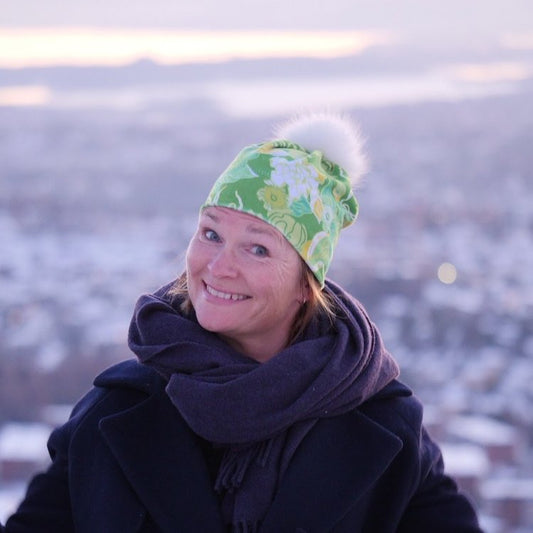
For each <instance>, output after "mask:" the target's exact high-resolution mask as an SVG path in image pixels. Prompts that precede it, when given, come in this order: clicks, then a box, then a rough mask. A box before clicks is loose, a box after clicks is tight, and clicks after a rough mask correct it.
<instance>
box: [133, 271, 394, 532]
mask: <svg viewBox="0 0 533 533" xmlns="http://www.w3.org/2000/svg"><path fill="white" fill-rule="evenodd" d="M168 289H169V286H167V287H163V288H162V289H160V290H159V291H158V292H157V293H155V294H153V295H143V296H141V297H140V298H139V300H138V302H137V304H136V307H135V312H134V316H133V319H132V322H131V325H130V330H129V346H130V348H131V350H132V351H133V352H134V353H135V354H136V355H137V357H138V358H139V360H140V361H141V363H143V364H146V365H148V366H151V367H154V368H155V369H156V370H158V371H159V372H160V373H161V374H162V375H163V376H165V377H166V378H167V379H168V385H167V389H166V390H167V394H168V395H169V397H170V399H171V401H172V403H173V404H174V405H175V407H176V408H177V409H178V410H179V412H180V414H181V415H182V416H183V418H184V419H185V421H186V422H187V423H188V425H189V426H190V428H191V429H192V430H193V431H194V432H195V433H196V434H198V435H200V436H201V437H203V438H204V439H206V440H208V441H210V442H211V443H213V444H214V445H216V446H222V447H223V448H224V450H225V451H224V454H223V459H222V463H221V465H220V469H219V472H218V476H217V480H216V483H215V490H216V491H217V492H218V493H219V494H220V495H221V496H222V502H223V503H222V511H223V515H224V517H225V519H226V521H227V523H228V525H231V526H232V527H233V530H234V531H257V530H258V528H259V525H260V523H261V520H262V519H263V517H264V515H265V513H266V512H267V510H268V507H269V506H270V503H271V502H272V500H273V498H274V495H275V493H276V490H277V487H278V486H279V482H280V480H281V478H282V476H283V473H284V472H285V470H286V468H287V466H288V464H289V462H290V459H291V457H292V455H293V454H294V453H295V451H296V448H297V446H298V445H299V444H300V442H301V441H302V439H303V438H304V437H305V435H306V433H307V432H308V431H310V430H311V429H312V427H313V425H314V424H315V423H316V421H317V420H318V419H320V418H325V417H332V416H337V415H340V414H343V413H346V412H348V411H350V410H352V409H353V408H355V407H357V406H358V405H360V404H361V403H363V402H364V401H365V400H366V399H368V398H370V397H371V396H373V395H374V394H375V393H376V392H378V391H379V390H381V389H382V388H383V387H385V385H387V384H388V383H389V382H390V381H392V380H393V379H395V378H396V377H397V376H398V367H397V365H396V363H395V362H394V360H393V359H392V357H391V356H390V355H389V353H388V352H387V351H386V349H385V348H384V346H383V343H382V341H381V337H380V335H379V332H378V331H377V330H376V328H375V326H374V325H373V324H372V323H371V322H370V320H369V318H368V316H367V314H366V312H365V310H364V309H363V307H362V306H361V304H360V303H359V302H357V301H356V300H355V299H354V298H352V297H351V296H350V295H349V294H347V293H346V292H344V291H343V290H342V289H341V288H340V287H338V286H337V285H335V284H333V283H332V282H330V281H327V282H326V288H325V290H326V291H328V292H329V294H330V295H331V296H332V297H333V300H334V302H335V306H336V314H337V318H336V319H335V320H334V323H333V325H332V324H331V322H330V320H329V319H328V318H327V317H318V318H316V319H315V320H314V321H313V322H312V323H311V324H310V325H309V327H308V328H307V329H306V331H305V333H304V335H303V336H302V337H301V338H299V339H298V340H297V342H295V343H293V344H292V345H290V346H288V347H287V348H286V349H284V350H282V351H281V352H280V353H279V354H277V355H276V356H275V357H273V358H272V359H270V360H269V361H267V362H264V363H258V362H256V361H254V360H253V359H250V358H248V357H246V356H244V355H242V354H239V353H237V352H236V351H235V350H234V349H232V348H231V347H230V346H228V345H227V344H226V343H225V342H224V341H223V340H222V339H220V338H219V337H218V336H217V335H216V334H213V333H210V332H208V331H206V330H204V329H203V328H202V327H201V326H200V325H199V324H198V323H197V322H196V320H195V319H194V316H192V317H191V316H183V314H182V313H181V312H180V311H179V302H178V303H177V304H176V302H173V301H172V298H171V297H169V296H168Z"/></svg>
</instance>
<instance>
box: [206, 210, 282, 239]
mask: <svg viewBox="0 0 533 533" xmlns="http://www.w3.org/2000/svg"><path fill="white" fill-rule="evenodd" d="M202 217H207V218H208V219H210V220H212V221H213V222H216V223H222V222H225V221H226V222H227V221H230V222H238V223H239V224H243V226H242V227H243V229H245V230H246V231H247V232H248V233H253V234H258V235H260V234H263V235H269V236H271V237H274V238H276V239H278V240H281V241H285V237H284V236H283V235H282V233H281V232H280V231H279V230H277V229H276V228H275V227H274V226H272V225H270V224H268V223H267V222H265V221H264V220H261V219H260V218H258V217H256V216H254V215H250V214H249V213H243V212H242V211H237V210H235V209H231V208H228V207H217V206H212V207H206V208H205V209H203V210H202V213H201V215H200V218H202Z"/></svg>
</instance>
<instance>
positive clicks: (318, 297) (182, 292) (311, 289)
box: [168, 259, 335, 346]
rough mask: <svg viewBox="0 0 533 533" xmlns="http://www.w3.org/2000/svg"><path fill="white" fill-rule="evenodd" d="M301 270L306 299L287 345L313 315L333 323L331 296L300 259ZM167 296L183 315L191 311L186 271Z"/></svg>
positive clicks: (296, 337) (301, 332)
mask: <svg viewBox="0 0 533 533" xmlns="http://www.w3.org/2000/svg"><path fill="white" fill-rule="evenodd" d="M301 270H302V274H301V284H302V288H303V289H304V291H303V292H304V293H307V299H306V301H305V302H303V303H302V305H301V307H300V309H299V311H298V313H296V316H295V317H294V320H293V323H292V326H291V328H290V331H289V338H288V339H287V346H289V345H291V344H292V343H293V342H294V341H296V339H298V337H300V335H302V334H303V332H304V331H305V328H306V327H307V326H308V325H309V323H310V322H311V320H312V319H313V318H314V317H315V316H319V315H324V316H325V317H326V318H327V319H328V320H329V321H330V322H331V323H333V320H334V318H335V304H334V302H333V300H332V298H331V297H330V296H329V294H328V293H327V292H325V291H324V290H323V289H322V288H321V286H320V282H319V281H318V280H317V278H316V277H315V275H314V274H313V272H312V271H311V269H310V268H309V267H308V266H307V264H306V263H305V261H304V260H303V259H301ZM168 296H169V297H170V298H171V303H172V304H173V305H178V307H179V310H180V311H181V312H182V313H183V314H184V315H189V314H190V313H192V312H193V310H194V308H193V305H192V302H191V299H190V297H189V291H188V288H187V273H186V272H183V274H182V275H181V276H180V277H179V278H178V279H177V280H176V281H175V283H174V284H173V286H172V287H171V288H170V290H169V292H168ZM180 300H181V301H180Z"/></svg>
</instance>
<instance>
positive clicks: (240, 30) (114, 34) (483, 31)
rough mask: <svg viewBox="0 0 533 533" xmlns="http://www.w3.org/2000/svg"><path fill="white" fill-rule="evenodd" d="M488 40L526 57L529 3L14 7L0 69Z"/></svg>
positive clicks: (531, 27)
mask: <svg viewBox="0 0 533 533" xmlns="http://www.w3.org/2000/svg"><path fill="white" fill-rule="evenodd" d="M487 38H490V39H495V40H498V41H499V42H505V43H506V45H509V46H511V45H512V46H515V47H516V46H522V47H527V48H533V3H532V2H531V1H530V0H522V1H520V0H449V1H447V2H442V1H441V0H330V1H328V2H327V3H326V4H325V3H324V2H322V1H319V0H314V1H313V0H292V1H291V2H286V1H282V0H270V1H269V2H268V3H265V2H259V1H257V0H248V1H246V0H225V1H224V2H219V1H218V0H204V1H197V2H189V3H183V2H176V1H173V0H151V1H150V2H147V1H146V0H144V1H141V0H129V1H126V0H105V1H104V0H93V1H91V2H89V1H73V2H68V3H67V2H64V1H62V0H47V2H41V1H40V0H16V1H14V0H13V1H11V0H9V1H7V2H5V3H4V5H2V14H1V15H0V67H8V68H11V67H25V66H43V65H58V64H79V65H87V64H107V65H115V64H123V63H128V62H131V61H134V60H137V59H140V58H150V59H153V60H155V61H158V62H161V63H183V62H190V61H222V60H226V59H230V58H235V57H242V58H254V57H283V56H293V57H301V56H304V55H305V56H308V57H334V56H343V55H347V54H353V53H357V52H358V51H361V50H363V49H365V48H366V47H367V46H369V45H373V44H379V43H383V42H389V43H390V42H394V40H396V41H397V42H405V41H408V40H410V41H412V42H415V43H417V42H418V43H420V46H424V45H431V46H446V47H451V48H453V47H454V46H459V45H461V44H462V43H465V42H469V43H471V44H472V45H473V46H475V45H476V42H478V41H482V40H485V39H487Z"/></svg>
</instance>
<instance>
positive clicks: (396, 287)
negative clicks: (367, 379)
mask: <svg viewBox="0 0 533 533" xmlns="http://www.w3.org/2000/svg"><path fill="white" fill-rule="evenodd" d="M376 54H377V52H376ZM408 57H409V56H408V55H405V56H402V57H401V58H397V60H392V59H389V61H390V63H387V68H386V69H385V67H383V68H384V70H383V72H377V71H374V72H371V70H370V65H372V64H374V65H375V64H379V65H384V62H385V58H386V56H385V55H383V57H382V60H381V63H380V62H379V61H378V59H379V57H378V56H376V55H374V56H371V57H365V58H361V59H360V60H359V62H357V61H355V60H353V61H352V60H348V59H345V60H342V61H341V60H337V61H333V60H330V61H324V62H323V63H320V62H319V61H318V60H315V61H304V60H302V61H300V62H298V63H297V62H295V61H293V60H286V61H282V60H280V61H278V62H274V61H265V62H263V63H262V64H261V63H260V62H259V63H258V62H233V63H229V64H225V65H211V66H206V65H204V66H197V68H193V66H189V67H187V68H183V69H179V68H177V67H176V68H172V67H161V66H158V65H156V64H154V63H152V62H150V61H145V62H140V63H137V64H134V65H130V66H128V67H123V68H117V69H103V68H101V69H98V68H94V69H92V68H86V69H81V68H79V69H69V68H62V69H48V70H47V69H33V70H32V69H22V70H17V69H13V70H8V69H6V70H4V71H2V72H0V79H1V80H2V82H1V83H3V84H5V85H6V86H7V85H10V86H17V87H19V88H20V87H26V89H28V88H30V87H36V86H46V87H48V89H47V90H48V91H49V98H48V100H47V103H46V104H45V105H38V106H36V105H35V106H10V105H4V106H0V162H1V163H0V250H1V252H0V253H1V256H0V287H1V290H0V521H2V520H4V519H5V517H6V516H7V515H8V513H9V512H10V511H11V510H12V509H13V508H14V507H15V506H16V503H17V502H18V501H19V499H20V498H21V497H22V494H23V490H24V487H25V483H26V480H27V479H29V477H31V475H32V474H33V473H34V472H36V471H37V470H38V469H39V468H42V467H44V466H45V465H46V460H47V459H46V446H45V443H46V437H47V435H48V433H49V431H50V430H51V428H53V427H54V426H56V425H57V424H60V423H61V422H62V421H64V420H65V419H66V418H67V416H68V411H69V409H70V407H71V406H72V405H73V404H74V402H75V401H76V400H77V399H78V398H79V397H80V396H81V395H82V394H84V392H86V391H87V390H88V389H89V388H90V386H91V383H92V379H93V378H94V376H95V375H96V374H97V373H99V372H100V371H101V370H103V369H104V368H106V367H107V366H108V365H110V364H112V363H114V362H116V361H119V360H122V359H124V358H128V357H130V354H129V353H128V351H127V347H126V344H125V338H126V332H127V328H128V325H129V319H130V316H131V313H132V310H133V305H134V303H135V300H136V298H137V297H138V295H139V294H141V293H142V292H145V291H153V290H155V289H157V288H158V287H159V286H161V285H163V284H165V283H167V282H168V281H169V280H171V279H173V278H174V277H175V276H176V275H178V274H179V273H180V272H181V269H182V266H183V252H184V250H185V246H186V244H187V241H188V239H189V237H190V236H191V234H192V231H193V228H194V225H195V222H196V216H197V208H198V206H199V205H200V203H201V201H202V200H203V199H204V197H205V195H206V193H207V191H208V188H209V186H210V184H211V183H212V181H213V179H214V178H215V177H216V176H217V174H218V173H219V172H220V171H221V170H222V169H223V168H224V167H225V166H226V165H227V164H228V163H229V162H230V160H231V159H232V158H233V156H234V155H235V153H236V152H237V151H238V150H239V149H240V148H241V147H242V146H243V145H245V144H249V143H251V142H257V141H260V140H263V139H264V138H266V137H268V136H269V134H270V131H271V125H272V123H273V122H276V121H277V120H279V119H284V118H286V116H287V114H288V113H289V112H290V111H291V106H292V108H294V107H296V106H295V104H291V102H301V103H302V106H301V107H306V106H307V107H313V106H316V104H317V102H320V103H321V104H322V105H323V106H327V107H329V108H333V109H340V110H342V111H344V112H346V113H348V114H349V115H350V116H352V117H353V118H354V119H356V120H357V121H358V122H359V124H360V126H361V130H362V132H363V134H364V137H365V138H366V145H367V152H368V155H369V159H370V162H371V169H370V172H369V175H368V177H367V179H366V180H365V182H364V184H363V186H362V187H361V189H360V190H359V191H358V194H357V196H358V199H359V203H360V205H361V212H360V218H359V220H358V221H357V223H356V224H355V225H354V226H353V227H351V228H350V229H348V230H347V231H346V232H345V234H344V235H342V237H341V241H340V244H339V248H338V252H337V255H336V257H335V260H334V264H333V266H332V268H331V271H330V277H331V278H332V279H334V280H336V281H338V282H340V283H341V284H343V285H344V286H345V287H346V288H348V289H349V290H350V291H351V292H352V293H353V294H354V295H355V296H356V297H357V298H359V299H360V300H361V301H362V302H363V304H364V305H365V306H366V307H367V308H368V310H369V312H370V315H371V317H372V318H373V320H374V322H375V323H376V324H377V326H378V328H379V329H380V330H381V332H382V335H383V337H384V339H385V342H386V344H387V346H388V348H389V350H390V351H391V352H392V353H393V355H394V356H395V357H396V359H397V360H398V362H399V363H400V366H401V369H402V376H401V379H402V380H403V381H404V382H406V383H407V384H408V385H410V386H411V387H412V388H413V389H414V390H415V393H416V394H417V395H418V396H419V397H420V398H421V400H422V402H423V403H424V405H425V420H426V424H427V427H428V428H429V430H430V433H431V434H432V435H433V436H434V437H435V438H436V439H437V440H438V442H439V443H440V444H441V445H442V449H443V452H444V457H445V462H446V464H447V467H448V470H449V471H450V472H451V473H452V474H453V475H455V476H456V477H457V479H458V481H459V483H460V485H461V487H462V488H463V489H464V490H465V491H467V492H468V494H469V495H470V497H471V498H472V499H473V500H474V501H475V503H476V505H477V507H478V508H479V510H480V514H481V516H482V520H483V525H484V527H485V529H486V531H487V532H492V533H507V532H513V533H522V532H526V531H531V530H532V529H533V388H532V386H531V383H532V382H533V321H532V311H533V276H532V274H531V273H532V272H533V211H532V209H531V206H532V205H533V150H532V147H533V78H532V77H529V78H527V77H526V78H525V79H522V80H519V81H516V80H514V81H509V80H504V81H498V82H497V83H496V82H495V83H492V84H490V83H474V82H466V81H464V80H458V79H457V78H453V76H452V77H446V76H447V75H446V76H445V75H444V74H443V72H444V71H443V70H439V69H435V68H431V69H429V70H428V67H427V65H425V64H411V65H408V64H407V63H408V61H407V60H408ZM400 59H402V60H403V63H402V68H403V69H404V70H403V71H402V72H406V71H408V72H410V74H409V75H405V74H404V73H402V74H401V76H400V74H399V73H395V72H393V70H392V65H393V64H399V63H398V61H399V60H400ZM477 59H479V58H477ZM521 59H524V56H521ZM526 59H528V61H529V62H530V64H532V63H531V61H532V58H531V57H529V56H527V58H526ZM433 61H434V58H433ZM365 65H366V67H365ZM364 68H366V69H367V71H366V74H365V78H364V82H363V80H362V79H361V78H357V77H355V76H353V77H350V76H347V75H346V72H352V73H353V72H356V71H357V72H361V71H363V70H364ZM258 72H260V73H263V75H264V76H265V79H264V80H262V79H260V78H258ZM316 72H320V73H321V76H320V77H319V78H317V76H316ZM446 72H449V71H446ZM532 72H533V71H532ZM341 73H342V74H341ZM276 76H278V77H277V78H276ZM532 76H533V74H532ZM281 79H283V85H280V80H281ZM146 80H150V83H147V82H146ZM395 83H396V85H395ZM402 84H403V85H402ZM280 87H282V91H281V92H282V93H284V94H285V95H286V99H285V100H283V102H279V100H280V98H279V94H281V92H279V91H280V90H281V89H280ZM335 87H337V88H339V91H338V92H335V90H334V88H335ZM398 87H402V90H399V91H398V90H396V91H395V88H398ZM332 88H333V89H332ZM341 89H342V90H341ZM250 94H252V95H253V102H252V103H253V105H252V104H251V103H250V102H251V100H250ZM317 94H318V95H320V98H318V97H316V95H317ZM306 96H307V97H309V100H306ZM261 102H266V103H267V104H268V105H265V106H264V107H262V106H261ZM276 102H278V105H274V104H275V103H276ZM271 104H272V105H271ZM292 110H295V111H298V110H300V109H292Z"/></svg>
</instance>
